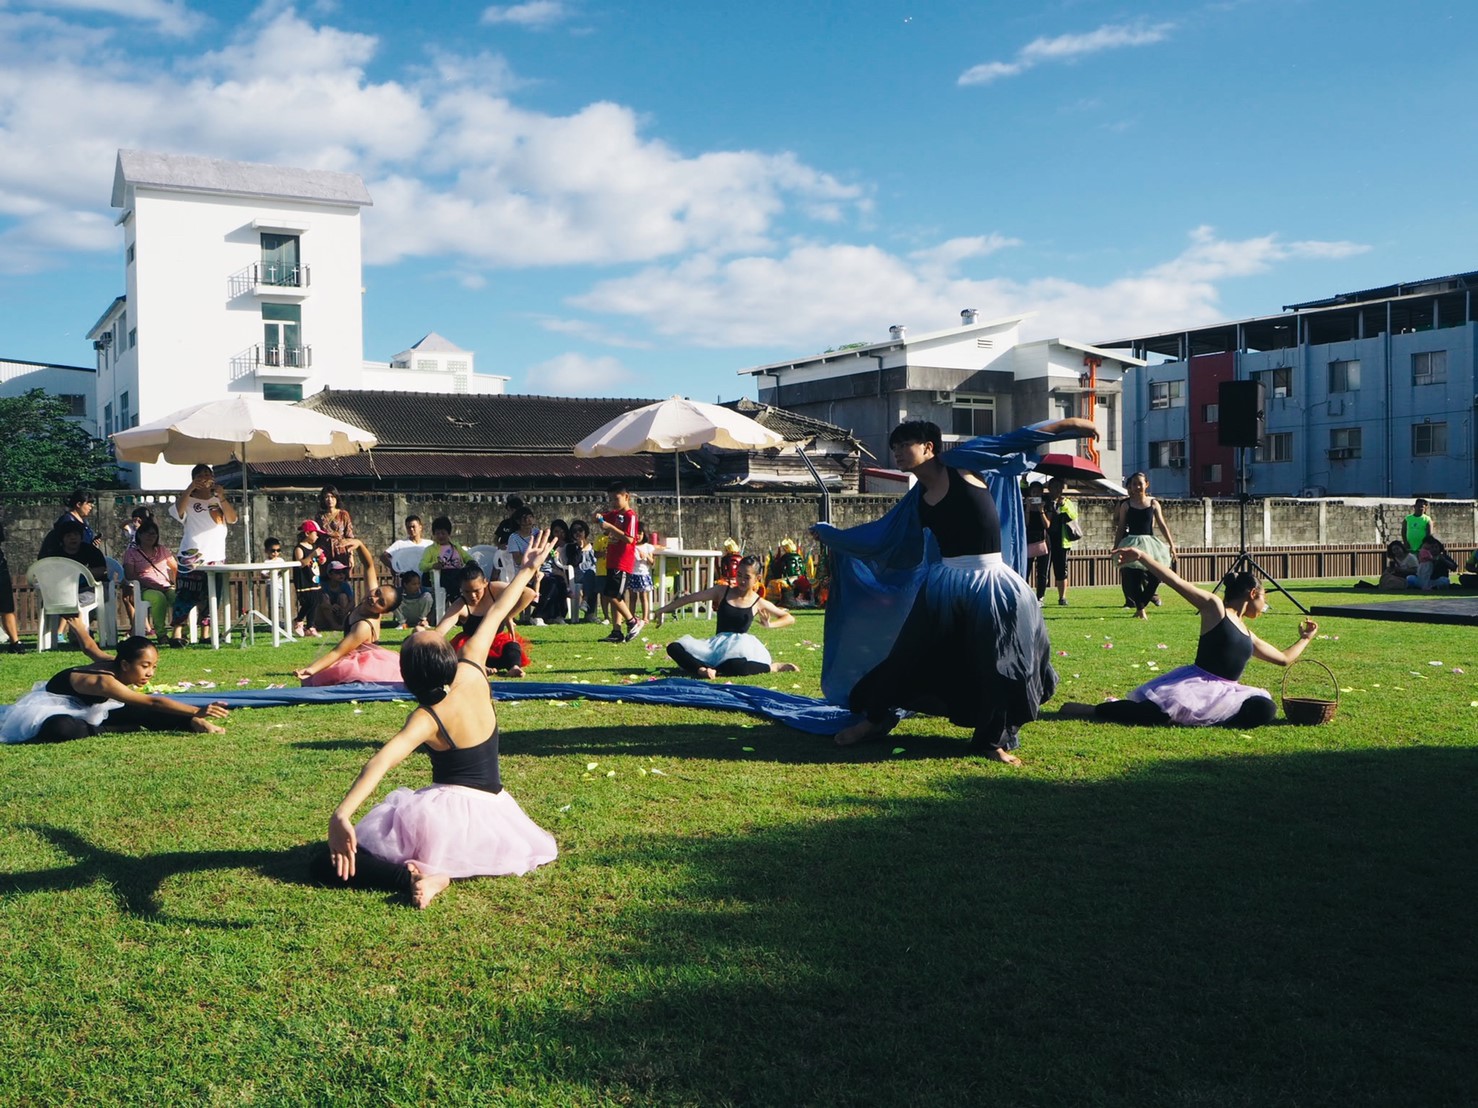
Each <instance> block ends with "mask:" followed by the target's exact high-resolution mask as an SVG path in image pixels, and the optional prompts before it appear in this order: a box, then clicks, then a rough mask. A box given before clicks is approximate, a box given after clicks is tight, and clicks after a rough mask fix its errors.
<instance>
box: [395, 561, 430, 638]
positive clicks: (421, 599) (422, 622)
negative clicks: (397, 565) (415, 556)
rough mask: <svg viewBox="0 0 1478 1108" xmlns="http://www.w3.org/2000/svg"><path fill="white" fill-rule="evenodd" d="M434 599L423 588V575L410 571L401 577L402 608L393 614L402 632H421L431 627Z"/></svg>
mask: <svg viewBox="0 0 1478 1108" xmlns="http://www.w3.org/2000/svg"><path fill="white" fill-rule="evenodd" d="M434 599H435V598H434V597H432V595H431V594H430V593H429V592H427V591H426V590H425V589H424V588H422V587H421V575H420V574H419V573H417V572H416V571H415V570H413V569H410V570H406V572H404V573H402V574H401V575H400V607H398V608H396V609H395V611H394V612H392V613H391V615H392V616H394V618H395V620H396V624H397V626H399V627H400V629H401V630H402V631H420V630H423V629H424V628H427V627H430V626H431V618H430V617H431V608H432V604H433V603H434Z"/></svg>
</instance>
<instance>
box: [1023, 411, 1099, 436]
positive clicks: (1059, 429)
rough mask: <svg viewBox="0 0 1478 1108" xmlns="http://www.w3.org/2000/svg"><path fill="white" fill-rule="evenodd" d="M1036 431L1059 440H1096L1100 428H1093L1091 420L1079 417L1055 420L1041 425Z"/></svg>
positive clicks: (1037, 426) (1038, 425)
mask: <svg viewBox="0 0 1478 1108" xmlns="http://www.w3.org/2000/svg"><path fill="white" fill-rule="evenodd" d="M1035 430H1037V431H1040V432H1041V433H1042V434H1044V435H1052V436H1053V437H1054V438H1059V439H1096V438H1098V428H1097V427H1095V426H1093V421H1092V420H1091V419H1080V418H1078V417H1077V416H1072V417H1069V418H1068V419H1054V420H1052V421H1051V422H1050V423H1039V424H1037V425H1036V427H1035Z"/></svg>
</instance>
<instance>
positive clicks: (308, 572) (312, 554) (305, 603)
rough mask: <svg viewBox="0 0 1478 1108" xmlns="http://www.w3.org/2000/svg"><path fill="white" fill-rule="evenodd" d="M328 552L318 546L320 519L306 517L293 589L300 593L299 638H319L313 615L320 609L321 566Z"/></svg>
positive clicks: (296, 549) (296, 628) (295, 549)
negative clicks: (318, 520)
mask: <svg viewBox="0 0 1478 1108" xmlns="http://www.w3.org/2000/svg"><path fill="white" fill-rule="evenodd" d="M324 558H325V555H324V553H323V548H322V547H320V546H319V545H318V522H317V521H316V520H312V519H305V520H303V522H302V523H301V524H300V525H299V526H298V541H297V542H296V543H295V544H294V545H293V561H295V562H296V563H297V565H295V566H294V567H293V591H294V593H296V595H297V601H298V608H297V614H296V615H295V616H294V617H293V619H294V626H293V634H294V635H297V636H298V637H299V638H302V637H303V636H305V635H306V636H307V637H308V638H312V639H316V638H317V637H318V634H319V632H318V628H317V627H314V626H313V616H314V614H315V613H316V612H317V611H318V600H319V595H320V593H321V592H322V591H323V581H322V576H321V567H322V566H323V562H324Z"/></svg>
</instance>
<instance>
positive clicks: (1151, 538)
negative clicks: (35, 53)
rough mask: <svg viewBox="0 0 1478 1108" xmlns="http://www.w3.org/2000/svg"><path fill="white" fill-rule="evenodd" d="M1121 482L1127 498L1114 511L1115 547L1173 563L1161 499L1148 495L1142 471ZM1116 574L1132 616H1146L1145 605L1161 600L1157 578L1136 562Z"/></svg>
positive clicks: (1161, 561)
mask: <svg viewBox="0 0 1478 1108" xmlns="http://www.w3.org/2000/svg"><path fill="white" fill-rule="evenodd" d="M1124 485H1125V487H1126V488H1127V489H1128V490H1129V497H1128V499H1126V500H1121V501H1120V502H1119V505H1118V507H1117V508H1115V510H1114V546H1115V547H1121V546H1132V547H1133V548H1134V549H1135V550H1138V551H1140V552H1141V553H1142V554H1144V555H1145V556H1147V557H1149V558H1152V559H1153V560H1155V561H1157V562H1160V563H1163V564H1164V565H1172V564H1173V563H1174V562H1175V540H1174V539H1173V538H1171V537H1170V527H1169V526H1168V525H1167V524H1166V523H1165V513H1164V512H1163V511H1161V509H1160V502H1159V501H1158V500H1156V499H1155V498H1154V497H1152V496H1151V495H1150V479H1149V478H1148V477H1147V476H1146V475H1145V474H1144V473H1142V472H1140V473H1131V474H1130V475H1129V480H1128V481H1126V482H1124ZM1156 526H1158V527H1159V528H1160V534H1162V535H1164V536H1165V541H1164V542H1161V541H1160V540H1159V539H1157V538H1156V537H1155V534H1154V531H1155V527H1156ZM1119 576H1120V579H1121V580H1122V582H1123V586H1124V600H1125V601H1126V602H1127V603H1128V604H1129V605H1130V607H1132V608H1133V609H1134V618H1135V619H1145V618H1147V617H1146V616H1145V613H1144V610H1145V608H1146V607H1148V606H1149V605H1151V604H1156V605H1158V604H1159V603H1160V598H1159V597H1158V596H1156V595H1155V594H1156V593H1157V592H1158V591H1159V589H1160V579H1159V578H1158V577H1156V576H1155V575H1154V574H1153V573H1150V572H1149V571H1148V570H1145V569H1143V568H1142V567H1141V566H1139V565H1138V564H1131V565H1126V566H1124V567H1123V568H1122V569H1121V570H1120V571H1119Z"/></svg>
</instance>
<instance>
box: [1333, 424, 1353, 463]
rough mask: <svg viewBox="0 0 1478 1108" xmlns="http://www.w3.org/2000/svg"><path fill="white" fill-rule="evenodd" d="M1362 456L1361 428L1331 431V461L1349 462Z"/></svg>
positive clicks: (1336, 428) (1341, 428) (1340, 428)
mask: <svg viewBox="0 0 1478 1108" xmlns="http://www.w3.org/2000/svg"><path fill="white" fill-rule="evenodd" d="M1359 456H1360V428H1358V427H1331V428H1330V429H1329V459H1330V461H1334V462H1344V461H1349V460H1350V459H1351V458H1358V457H1359Z"/></svg>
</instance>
